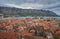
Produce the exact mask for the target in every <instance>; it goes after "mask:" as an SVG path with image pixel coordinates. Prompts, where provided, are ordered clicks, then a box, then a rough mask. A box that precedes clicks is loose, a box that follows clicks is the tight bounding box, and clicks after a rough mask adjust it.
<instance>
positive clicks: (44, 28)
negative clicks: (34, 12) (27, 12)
mask: <svg viewBox="0 0 60 39" xmlns="http://www.w3.org/2000/svg"><path fill="white" fill-rule="evenodd" d="M0 39H60V18H59V19H56V18H54V17H50V18H49V19H48V18H45V19H44V18H42V17H37V18H34V17H30V18H17V19H14V18H10V19H4V20H0Z"/></svg>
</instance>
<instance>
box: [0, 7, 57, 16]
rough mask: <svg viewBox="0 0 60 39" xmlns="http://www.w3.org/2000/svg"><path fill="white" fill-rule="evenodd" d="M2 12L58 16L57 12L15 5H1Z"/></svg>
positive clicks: (6, 13)
mask: <svg viewBox="0 0 60 39" xmlns="http://www.w3.org/2000/svg"><path fill="white" fill-rule="evenodd" d="M0 14H3V15H12V16H13V15H19V16H58V15H57V14H56V13H54V12H52V11H49V10H42V9H21V8H15V7H0Z"/></svg>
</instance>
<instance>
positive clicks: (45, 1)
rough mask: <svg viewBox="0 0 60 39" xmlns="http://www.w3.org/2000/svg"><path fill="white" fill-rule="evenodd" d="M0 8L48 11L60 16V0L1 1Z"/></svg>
mask: <svg viewBox="0 0 60 39" xmlns="http://www.w3.org/2000/svg"><path fill="white" fill-rule="evenodd" d="M0 6H9V7H17V8H23V9H48V10H51V11H54V12H55V13H57V14H58V15H60V0H0Z"/></svg>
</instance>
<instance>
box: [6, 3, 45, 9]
mask: <svg viewBox="0 0 60 39" xmlns="http://www.w3.org/2000/svg"><path fill="white" fill-rule="evenodd" d="M5 5H6V6H8V7H16V8H23V9H37V8H39V9H41V8H43V6H44V5H43V4H31V3H29V4H27V3H25V4H20V5H16V4H5Z"/></svg>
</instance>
